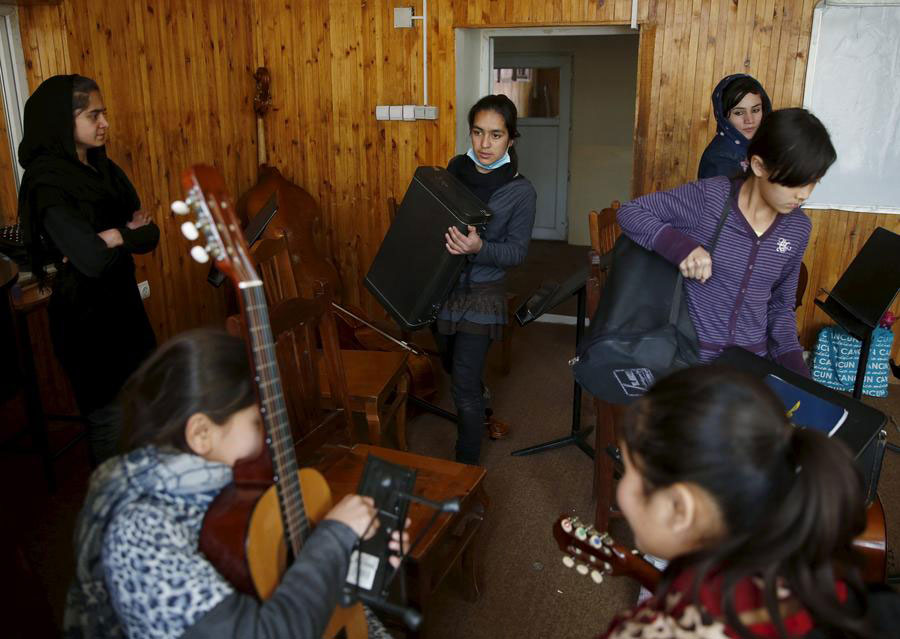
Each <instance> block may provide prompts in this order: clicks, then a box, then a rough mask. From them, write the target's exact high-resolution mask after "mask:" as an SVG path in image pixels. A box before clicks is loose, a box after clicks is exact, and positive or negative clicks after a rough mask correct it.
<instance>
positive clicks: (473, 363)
mask: <svg viewBox="0 0 900 639" xmlns="http://www.w3.org/2000/svg"><path fill="white" fill-rule="evenodd" d="M435 340H436V341H437V344H438V350H439V351H440V353H441V361H442V363H443V365H444V368H445V369H447V368H449V373H450V380H451V382H450V394H451V395H452V397H453V403H454V404H455V405H456V415H457V437H456V461H458V462H462V463H464V464H477V463H478V460H479V457H480V455H481V440H482V438H483V437H484V417H485V416H484V386H483V384H482V382H481V376H482V375H483V373H484V364H485V360H486V359H487V354H488V350H489V349H490V347H491V338H490V336H489V335H476V334H473V333H462V332H459V333H456V334H455V335H441V334H440V333H437V332H436V331H435Z"/></svg>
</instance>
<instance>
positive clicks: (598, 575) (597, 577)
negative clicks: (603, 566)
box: [591, 570, 603, 584]
mask: <svg viewBox="0 0 900 639" xmlns="http://www.w3.org/2000/svg"><path fill="white" fill-rule="evenodd" d="M591 579H593V580H594V583H595V584H602V583H603V573H602V572H600V571H599V570H592V571H591Z"/></svg>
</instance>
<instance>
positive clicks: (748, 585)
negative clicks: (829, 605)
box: [600, 573, 847, 639]
mask: <svg viewBox="0 0 900 639" xmlns="http://www.w3.org/2000/svg"><path fill="white" fill-rule="evenodd" d="M692 585H693V577H692V575H691V574H687V573H686V574H682V575H680V576H679V577H678V578H676V580H675V583H674V584H673V585H672V587H671V588H670V589H669V592H668V594H667V595H666V598H665V601H664V602H660V601H659V600H658V599H657V598H656V597H652V598H650V599H648V600H647V601H645V602H644V603H643V604H641V605H639V606H637V607H636V608H633V609H632V610H629V611H627V612H625V613H622V614H620V615H618V616H617V617H616V618H615V619H614V620H613V621H612V623H611V624H610V626H609V628H608V629H607V630H606V632H605V633H603V634H602V635H600V637H601V638H602V639H626V638H627V639H641V638H644V637H647V638H650V637H653V638H654V639H665V638H667V637H673V638H675V637H678V638H681V637H688V636H689V637H692V638H696V639H733V638H736V637H739V635H738V634H737V632H736V631H735V630H733V629H732V628H730V627H728V626H727V625H726V622H725V613H724V610H723V608H722V590H721V587H722V579H721V577H718V576H713V577H711V578H708V579H707V580H706V582H705V583H704V584H703V585H702V586H701V588H700V592H699V597H698V600H697V601H696V602H695V601H692V600H689V594H690V592H691V588H692ZM835 585H836V590H837V595H838V599H839V601H841V602H844V601H846V600H847V586H846V584H844V583H843V582H841V581H839V582H837V583H836V584H835ZM779 598H780V599H781V601H782V621H783V623H784V627H785V630H787V632H788V636H792V637H802V636H804V635H806V634H807V633H809V632H810V631H812V630H813V628H814V626H815V624H814V623H813V619H812V617H810V615H809V613H807V612H806V611H805V610H804V609H803V608H802V607H800V605H799V602H797V601H796V600H795V599H792V598H791V596H790V593H789V592H787V591H785V592H780V593H779ZM734 605H735V610H736V611H737V613H738V615H739V617H740V618H741V621H743V622H744V624H745V625H746V627H747V629H748V630H750V632H752V633H755V635H756V636H758V637H761V638H766V639H768V638H772V639H779V638H780V637H781V635H780V634H779V633H778V630H777V628H776V627H775V624H774V623H772V621H771V620H770V619H769V615H768V612H767V611H766V606H765V600H764V594H763V591H762V588H761V583H759V582H757V581H756V580H754V579H747V580H745V581H743V582H741V583H740V584H738V585H737V587H736V588H735V591H734Z"/></svg>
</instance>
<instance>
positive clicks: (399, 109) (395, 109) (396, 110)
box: [388, 104, 403, 120]
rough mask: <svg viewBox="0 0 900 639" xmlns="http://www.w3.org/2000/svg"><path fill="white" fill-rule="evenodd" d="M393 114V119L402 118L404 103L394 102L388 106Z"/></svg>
mask: <svg viewBox="0 0 900 639" xmlns="http://www.w3.org/2000/svg"><path fill="white" fill-rule="evenodd" d="M388 109H389V110H390V114H391V119H392V120H402V119H403V105H396V104H393V105H391V106H389V107H388Z"/></svg>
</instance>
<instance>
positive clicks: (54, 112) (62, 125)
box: [19, 75, 141, 279]
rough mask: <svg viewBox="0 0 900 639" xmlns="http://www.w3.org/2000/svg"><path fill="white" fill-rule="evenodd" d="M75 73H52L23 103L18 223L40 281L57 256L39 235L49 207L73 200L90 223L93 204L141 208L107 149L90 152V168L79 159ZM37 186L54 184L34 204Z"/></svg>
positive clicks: (124, 176)
mask: <svg viewBox="0 0 900 639" xmlns="http://www.w3.org/2000/svg"><path fill="white" fill-rule="evenodd" d="M76 77H77V76H74V75H56V76H53V77H51V78H48V79H46V80H44V81H43V82H42V83H41V85H40V86H39V87H38V88H37V89H36V90H35V92H34V93H32V94H31V97H30V98H28V101H27V102H26V103H25V133H24V136H23V138H22V142H21V144H19V164H21V165H22V168H23V169H25V175H24V177H23V178H22V186H21V188H20V189H19V224H20V226H21V230H22V239H23V241H24V243H25V245H26V247H27V248H28V251H29V254H30V257H31V271H32V272H33V273H34V274H35V275H36V276H37V277H38V278H39V279H42V278H43V267H44V265H45V264H47V263H48V262H49V261H52V260H53V259H55V258H56V257H57V256H56V255H54V250H53V249H52V247H50V246H49V245H48V244H47V242H46V241H45V239H42V221H43V220H42V213H43V211H45V210H46V209H47V208H50V207H52V206H56V205H63V206H72V203H73V202H74V203H76V204H77V206H78V208H79V210H81V211H82V212H83V213H84V214H85V215H86V216H87V218H88V220H89V221H90V222H92V223H93V222H94V220H93V215H94V214H95V213H94V211H95V210H96V208H97V205H100V204H104V205H110V204H111V205H113V206H114V207H116V208H118V209H119V210H121V211H123V212H128V213H130V212H133V211H136V210H138V209H139V208H140V207H141V203H140V199H139V198H138V195H137V192H136V191H135V190H134V187H133V186H132V184H131V182H130V181H129V180H128V177H127V176H126V175H125V173H124V172H123V171H122V170H121V169H120V168H119V167H118V166H116V164H115V163H114V162H113V161H112V160H110V159H108V158H107V157H106V148H105V147H99V148H95V149H89V150H88V155H87V159H88V162H89V163H90V164H91V166H92V167H93V169H92V168H90V167H88V166H85V165H84V164H82V163H81V161H80V160H79V159H78V154H77V153H76V151H75V118H74V114H73V110H72V94H73V86H74V79H75V78H76ZM40 186H52V187H55V188H53V189H44V190H43V191H42V193H41V199H40V202H36V200H35V193H36V191H37V188H38V187H40ZM104 208H106V207H104ZM127 221H128V220H123V221H122V222H121V224H122V225H124V224H125V223H126V222H127Z"/></svg>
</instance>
